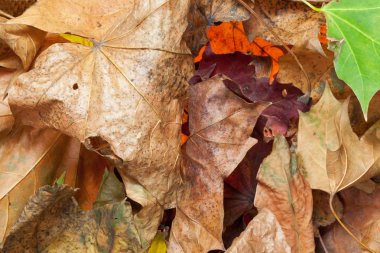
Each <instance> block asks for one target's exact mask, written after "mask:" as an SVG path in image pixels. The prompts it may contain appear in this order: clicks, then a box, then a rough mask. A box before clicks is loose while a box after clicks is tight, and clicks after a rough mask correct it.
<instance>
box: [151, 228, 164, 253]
mask: <svg viewBox="0 0 380 253" xmlns="http://www.w3.org/2000/svg"><path fill="white" fill-rule="evenodd" d="M148 253H166V242H165V233H164V232H158V233H157V234H156V237H154V240H153V242H152V245H151V246H150V248H149V251H148Z"/></svg>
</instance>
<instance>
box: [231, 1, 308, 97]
mask: <svg viewBox="0 0 380 253" xmlns="http://www.w3.org/2000/svg"><path fill="white" fill-rule="evenodd" d="M236 1H237V2H239V3H240V4H241V5H242V6H244V7H245V8H246V9H247V10H248V11H249V12H250V13H251V14H252V16H254V17H255V18H256V19H257V21H259V23H260V24H262V25H263V26H265V27H266V28H267V29H268V30H269V32H270V33H271V34H272V35H273V36H274V37H275V38H276V40H277V41H278V42H280V43H281V44H282V45H283V46H284V48H285V49H286V51H287V52H288V53H289V54H291V56H292V57H293V58H294V60H295V61H296V63H297V65H298V66H299V68H300V69H301V71H302V73H303V74H304V76H305V79H306V82H307V92H306V93H305V95H303V96H302V97H300V99H299V100H300V101H302V102H304V103H305V104H307V103H308V102H309V99H310V94H311V81H310V78H309V76H308V74H307V73H306V71H305V69H304V68H303V66H302V64H301V62H300V61H299V59H298V57H297V55H296V54H295V53H294V52H293V51H292V50H291V49H290V48H289V47H288V46H287V45H286V43H285V42H284V41H283V40H282V39H281V38H280V36H279V35H278V34H277V33H276V32H275V31H274V30H273V28H272V27H270V26H269V25H267V24H266V23H265V22H264V21H263V20H262V18H261V17H260V16H259V15H258V14H257V13H256V12H255V11H254V10H253V9H252V8H251V7H250V6H249V5H248V4H246V3H245V2H244V1H243V0H236Z"/></svg>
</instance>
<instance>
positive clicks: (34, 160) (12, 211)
mask: <svg viewBox="0 0 380 253" xmlns="http://www.w3.org/2000/svg"><path fill="white" fill-rule="evenodd" d="M0 144H1V145H0V157H1V160H0V185H1V187H0V202H1V205H0V206H1V208H2V209H1V210H0V212H1V213H2V214H4V215H1V216H0V236H1V240H2V239H3V237H4V235H6V234H8V233H9V229H10V227H11V226H12V225H13V224H14V223H15V222H16V220H17V219H18V217H19V215H20V213H21V211H22V209H23V208H24V206H25V204H26V202H27V201H28V199H29V197H30V196H31V195H33V194H34V193H35V192H36V191H37V189H38V188H39V187H41V186H43V185H46V184H51V183H53V182H54V181H55V180H56V179H57V178H58V177H59V176H60V175H61V174H62V173H63V172H64V171H65V170H68V169H69V168H70V167H76V166H77V161H78V158H76V159H75V156H78V155H79V147H80V143H79V142H78V141H76V140H74V139H72V138H69V137H67V136H64V135H62V134H60V133H58V132H57V131H54V130H51V129H44V130H40V129H33V128H31V127H22V128H19V129H18V130H16V131H15V132H13V133H12V134H10V135H8V136H7V137H6V138H3V139H2V140H1V141H0Z"/></svg>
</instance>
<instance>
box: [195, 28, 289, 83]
mask: <svg viewBox="0 0 380 253" xmlns="http://www.w3.org/2000/svg"><path fill="white" fill-rule="evenodd" d="M207 38H208V39H209V41H210V45H211V48H212V50H213V52H214V53H216V54H227V53H233V52H241V53H245V54H252V55H255V56H263V57H267V56H269V57H271V58H272V71H271V75H270V79H271V80H273V79H274V76H275V75H276V74H277V73H278V70H279V64H278V59H279V58H280V57H281V56H283V55H284V51H283V50H282V49H281V48H280V47H278V46H274V45H273V44H271V43H270V42H268V41H266V40H264V39H261V38H256V39H255V40H254V41H252V42H249V40H248V37H247V35H246V33H245V30H244V27H243V23H242V22H235V21H231V22H223V23H221V24H220V25H218V26H211V27H210V28H209V29H208V31H207ZM204 50H205V47H203V48H202V49H201V50H200V52H199V54H198V56H197V57H195V58H194V62H199V61H200V60H202V54H203V52H204Z"/></svg>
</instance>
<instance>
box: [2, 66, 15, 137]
mask: <svg viewBox="0 0 380 253" xmlns="http://www.w3.org/2000/svg"><path fill="white" fill-rule="evenodd" d="M15 74H16V73H15V71H14V70H6V69H0V96H1V97H4V93H5V92H6V90H7V89H8V86H9V85H10V83H11V81H12V79H13V78H14V76H15ZM13 123H14V118H13V115H12V112H11V109H10V108H9V104H8V98H5V99H1V100H0V138H2V137H3V136H4V135H6V134H8V133H9V131H10V130H11V128H12V126H13Z"/></svg>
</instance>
